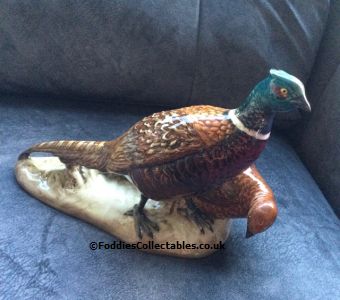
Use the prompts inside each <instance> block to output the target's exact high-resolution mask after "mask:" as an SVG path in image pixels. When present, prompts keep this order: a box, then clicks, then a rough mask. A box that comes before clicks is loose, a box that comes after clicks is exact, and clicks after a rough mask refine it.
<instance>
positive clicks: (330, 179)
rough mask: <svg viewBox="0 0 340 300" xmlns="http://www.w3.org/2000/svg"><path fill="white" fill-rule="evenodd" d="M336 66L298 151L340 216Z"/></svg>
mask: <svg viewBox="0 0 340 300" xmlns="http://www.w3.org/2000/svg"><path fill="white" fill-rule="evenodd" d="M339 95H340V65H339V66H338V68H337V70H336V72H335V74H334V75H333V76H332V78H331V79H330V81H329V83H328V85H327V88H326V90H325V91H324V92H323V94H322V96H321V97H320V101H319V103H318V104H317V107H316V109H315V112H314V113H313V114H312V116H311V118H310V119H309V120H308V122H307V124H305V126H304V130H303V135H302V137H301V139H300V141H299V143H298V151H299V154H300V155H301V157H303V159H304V161H305V163H306V165H307V166H308V168H309V169H310V171H311V173H312V174H313V176H314V177H315V179H316V180H317V182H318V183H319V184H320V187H321V189H322V190H323V192H324V193H325V195H326V197H327V199H328V200H329V202H330V203H331V205H332V206H333V208H334V210H335V212H336V213H337V214H338V216H340V133H339V128H340V101H339Z"/></svg>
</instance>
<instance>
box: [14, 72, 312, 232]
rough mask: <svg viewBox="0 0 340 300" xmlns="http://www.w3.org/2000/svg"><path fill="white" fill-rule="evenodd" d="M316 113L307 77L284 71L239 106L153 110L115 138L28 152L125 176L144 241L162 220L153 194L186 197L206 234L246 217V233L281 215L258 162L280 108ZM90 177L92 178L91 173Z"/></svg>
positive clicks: (40, 146) (185, 211)
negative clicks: (152, 209)
mask: <svg viewBox="0 0 340 300" xmlns="http://www.w3.org/2000/svg"><path fill="white" fill-rule="evenodd" d="M297 108H301V109H303V110H306V111H310V104H309V102H308V101H307V98H306V95H305V89H304V86H303V84H302V82H301V81H300V80H299V79H298V78H296V77H294V76H292V75H290V74H288V73H286V72H284V71H281V70H273V69H272V70H270V74H269V76H268V77H267V78H265V79H264V80H263V81H261V82H260V83H258V84H257V85H256V87H255V88H254V89H253V91H252V92H251V93H250V95H249V96H248V97H247V98H246V100H245V101H244V102H243V103H242V104H241V105H240V107H238V108H236V109H231V110H229V109H225V108H221V107H214V106H208V105H198V106H191V107H185V108H180V109H175V110H169V111H163V112H159V113H154V114H153V115H151V116H148V117H145V118H143V119H142V120H141V121H139V122H137V123H136V124H135V125H133V126H132V127H131V128H130V129H129V130H128V131H126V132H125V133H124V134H123V135H121V136H120V137H118V138H117V139H115V140H113V141H54V142H45V143H40V144H37V145H35V146H32V147H31V148H29V149H27V150H26V151H24V152H23V153H22V154H21V155H20V156H19V162H20V161H23V160H26V159H28V158H29V155H30V153H32V152H48V153H52V154H53V155H55V156H57V157H59V159H60V161H61V162H63V163H64V164H65V165H66V166H67V169H68V170H70V171H71V173H72V172H73V170H75V169H77V168H79V170H80V173H79V174H81V173H82V172H81V167H85V168H87V169H95V170H98V171H99V172H102V173H109V174H114V176H115V175H119V176H124V177H125V178H126V179H127V180H129V182H130V183H131V184H132V185H133V186H134V187H136V188H137V190H138V191H139V192H140V202H139V204H136V205H134V207H131V209H130V210H128V211H126V215H127V216H131V217H133V218H134V222H135V230H136V234H137V236H138V237H139V239H142V238H143V235H147V236H148V237H150V238H152V237H153V236H154V233H155V232H158V231H159V230H160V227H159V224H158V223H157V222H156V221H155V220H153V219H152V218H151V217H149V216H147V215H146V213H145V211H144V206H145V205H146V203H147V201H148V200H149V199H152V200H153V201H165V200H167V201H171V199H178V197H180V198H181V199H184V201H185V203H186V205H185V206H183V207H178V208H177V212H179V213H181V214H183V215H184V216H186V217H187V218H190V219H191V220H192V221H193V222H194V223H195V224H196V225H198V228H199V229H200V231H201V232H202V233H204V232H207V231H212V230H213V226H212V225H213V223H214V219H215V218H239V217H247V218H248V225H247V234H246V236H247V237H250V236H252V235H254V234H257V233H259V232H262V231H264V230H265V229H267V228H268V227H269V226H270V225H271V224H272V223H273V222H274V220H275V217H276V214H277V207H276V204H275V201H274V197H273V194H272V191H271V190H270V188H269V187H268V185H267V184H266V183H265V181H264V180H263V178H262V177H261V176H260V175H259V173H258V172H257V171H256V169H255V167H254V166H253V163H254V162H255V160H256V159H257V158H258V157H259V155H260V154H261V152H262V151H263V149H264V147H265V145H266V143H267V141H268V139H269V136H270V132H271V127H272V122H273V118H274V116H275V114H276V113H277V112H286V111H291V110H294V109H297ZM84 179H86V177H84Z"/></svg>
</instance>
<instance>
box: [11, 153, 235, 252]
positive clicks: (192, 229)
mask: <svg viewBox="0 0 340 300" xmlns="http://www.w3.org/2000/svg"><path fill="white" fill-rule="evenodd" d="M83 170H84V172H83V175H84V177H85V181H84V179H83V178H82V176H81V174H80V173H79V170H73V171H72V175H71V171H69V170H66V169H65V165H64V164H63V163H61V162H60V160H59V159H58V158H57V157H32V158H29V159H26V160H21V161H18V163H17V165H16V177H17V181H18V182H19V184H20V185H21V186H22V187H23V188H24V189H25V190H26V191H27V192H28V193H30V194H31V195H33V196H34V197H35V198H37V199H39V200H41V201H42V202H44V203H46V204H48V205H50V206H52V207H54V208H56V209H58V210H61V211H62V212H64V213H66V214H69V215H72V216H75V217H77V218H80V219H82V220H84V221H86V222H88V223H90V224H93V225H95V226H97V227H99V228H101V229H103V230H105V231H106V232H108V233H110V234H112V235H114V236H115V237H117V238H118V239H120V240H122V241H124V242H126V243H137V242H140V240H139V239H138V237H137V235H136V232H135V229H134V220H133V218H132V217H129V216H125V215H124V213H125V212H126V211H128V210H129V209H131V208H132V207H133V206H134V205H135V204H137V203H138V202H139V200H140V192H139V191H138V190H137V189H136V188H135V187H134V186H133V185H132V184H131V183H130V182H129V181H128V180H126V179H125V178H124V177H120V176H112V175H109V176H106V175H103V174H101V173H99V172H98V171H96V170H92V169H86V168H83ZM173 203H174V201H162V202H158V201H153V200H149V201H148V202H147V205H146V213H147V215H148V216H149V217H150V219H152V220H153V221H156V222H157V223H158V225H159V226H160V231H159V232H156V234H155V236H154V238H153V241H154V243H160V244H162V243H166V242H169V243H175V244H176V243H177V241H179V242H182V241H185V243H187V244H196V245H198V244H210V245H212V246H213V245H214V244H218V243H219V242H220V241H221V242H222V243H224V242H225V241H226V239H227V237H228V235H229V229H230V220H229V219H224V220H220V219H218V220H215V223H214V225H213V229H214V232H211V231H209V230H206V232H205V234H202V233H201V232H200V230H199V228H198V227H197V225H196V224H194V223H193V222H192V221H190V220H188V219H187V218H186V217H184V216H182V215H181V214H179V213H177V207H179V206H183V205H184V201H183V199H181V198H178V199H176V201H175V206H174V207H172V206H173ZM171 207H172V208H173V209H171ZM171 211H172V212H171ZM150 240H151V239H150V238H149V237H148V236H146V235H145V234H144V236H143V239H142V240H141V241H142V242H143V243H145V244H148V242H149V241H150ZM145 251H148V252H152V253H158V254H165V255H174V256H181V257H203V256H207V255H209V254H211V253H213V252H214V251H216V250H215V249H159V250H156V249H153V250H152V249H148V250H145Z"/></svg>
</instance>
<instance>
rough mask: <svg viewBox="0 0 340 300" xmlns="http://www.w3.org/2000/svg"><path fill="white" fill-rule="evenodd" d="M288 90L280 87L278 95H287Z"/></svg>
mask: <svg viewBox="0 0 340 300" xmlns="http://www.w3.org/2000/svg"><path fill="white" fill-rule="evenodd" d="M287 95H288V90H287V89H286V88H280V96H281V97H287Z"/></svg>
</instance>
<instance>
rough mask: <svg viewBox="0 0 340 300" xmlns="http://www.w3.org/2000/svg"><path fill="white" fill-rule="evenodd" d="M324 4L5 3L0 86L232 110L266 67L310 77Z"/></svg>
mask: <svg viewBox="0 0 340 300" xmlns="http://www.w3.org/2000/svg"><path fill="white" fill-rule="evenodd" d="M328 11H329V0H310V1H308V2H306V1H300V0H274V1H247V0H240V1H231V0H229V1H200V0H189V1H180V0H176V1H166V0H161V1H151V0H144V1H137V2H136V1H132V0H127V1H119V0H114V1H107V0H99V1H95V2H93V1H89V0H86V1H84V0H82V1H79V0H77V1H71V2H70V1H65V0H58V1H48V0H37V1H23V0H15V1H12V0H11V1H9V0H5V1H1V3H0V37H1V38H0V54H1V55H0V91H2V92H6V93H21V94H24V95H27V94H31V95H32V94H34V95H36V94H50V95H63V96H65V95H66V96H68V97H70V96H73V97H82V98H85V97H87V98H90V99H91V100H95V99H97V100H98V99H106V100H110V101H125V102H138V103H149V104H157V105H159V104H162V105H173V106H180V105H186V104H195V103H210V104H215V105H221V106H227V107H234V106H236V105H237V104H239V103H240V101H242V100H243V98H244V97H245V96H247V94H248V93H249V91H250V90H251V88H252V87H253V86H254V85H255V84H256V83H257V82H258V81H259V80H261V79H262V78H263V77H265V76H266V75H267V73H268V70H269V68H271V67H274V68H282V69H284V70H286V71H288V72H290V73H292V74H294V75H296V76H298V77H299V78H301V79H302V80H303V81H306V80H307V79H308V78H309V75H310V71H311V68H312V66H313V63H314V59H315V56H316V53H317V50H318V48H319V42H320V40H321V37H322V34H323V30H324V27H325V24H326V21H327V16H328ZM296 117H297V115H296V114H290V115H289V116H286V117H283V116H282V117H281V119H283V120H285V119H287V118H288V120H287V121H286V123H283V124H285V125H289V124H291V122H290V121H289V120H290V119H295V118H296Z"/></svg>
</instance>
